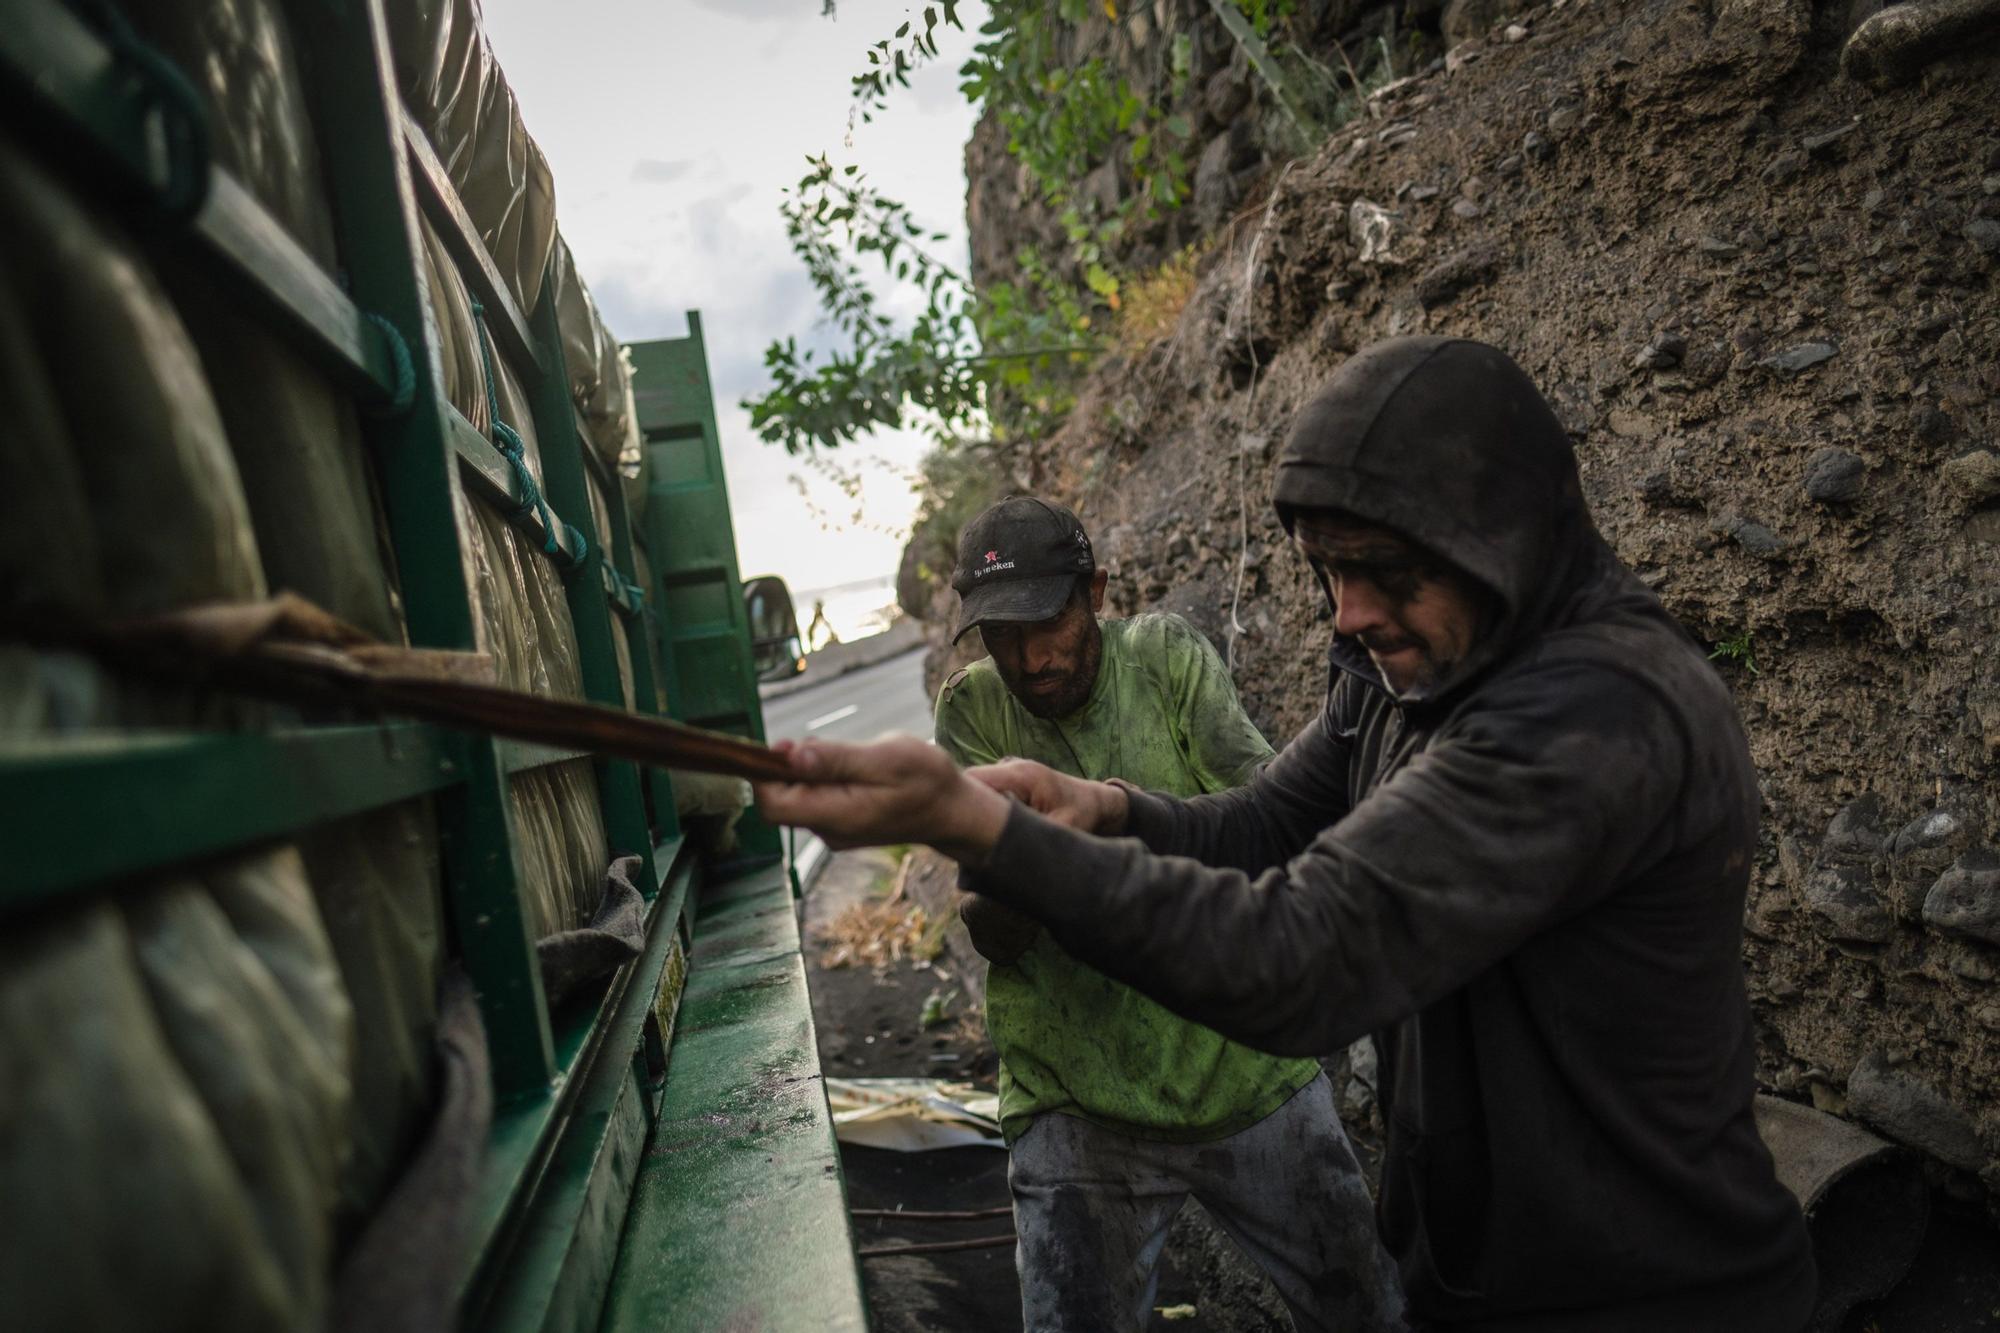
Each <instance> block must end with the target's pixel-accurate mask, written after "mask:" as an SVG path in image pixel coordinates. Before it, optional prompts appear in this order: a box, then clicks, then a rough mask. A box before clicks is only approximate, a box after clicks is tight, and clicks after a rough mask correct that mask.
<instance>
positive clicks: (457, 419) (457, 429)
mask: <svg viewBox="0 0 2000 1333" xmlns="http://www.w3.org/2000/svg"><path fill="white" fill-rule="evenodd" d="M443 408H444V424H445V434H446V436H447V437H448V438H449V440H450V441H451V449H452V452H453V453H454V454H456V455H458V461H459V466H460V469H461V471H462V472H463V474H464V475H463V481H464V484H465V485H466V486H468V487H470V488H471V492H472V495H473V496H474V498H476V499H479V500H482V501H484V502H485V503H486V504H488V505H490V506H492V507H493V508H494V509H496V510H498V511H499V512H500V513H501V514H502V515H504V516H505V517H506V519H507V521H508V522H509V523H511V524H513V525H514V526H515V527H517V528H519V529H520V530H521V531H522V532H525V533H526V534H528V536H530V537H532V538H534V541H535V546H536V549H538V550H542V551H544V552H546V549H547V542H548V539H549V530H548V528H547V527H546V526H545V525H544V524H543V523H542V517H541V515H540V514H539V513H537V512H536V511H535V510H534V509H533V508H532V507H530V508H527V509H523V508H522V507H521V504H522V501H523V499H524V498H525V497H524V496H523V494H522V492H521V479H520V478H519V477H517V476H515V475H514V467H513V465H512V464H511V463H509V462H508V461H507V456H506V455H505V454H503V453H501V452H500V450H499V448H498V446H496V445H495V444H494V443H493V441H491V440H489V439H487V438H486V436H485V435H483V434H481V433H480V430H479V427H477V426H475V425H473V424H472V423H471V422H470V421H468V420H466V417H465V414H464V413H463V412H460V411H459V410H458V409H457V408H456V407H453V406H452V405H451V404H450V403H445V404H443ZM542 466H543V467H547V466H548V462H547V459H546V457H544V460H543V464H542ZM549 512H550V513H552V514H554V515H555V518H556V549H557V550H559V551H561V552H562V553H563V558H564V559H565V560H567V561H569V562H571V563H574V562H576V561H577V560H579V559H581V558H582V557H583V553H584V551H583V547H580V546H578V545H577V542H576V538H575V537H574V536H573V535H572V534H571V533H570V526H571V525H570V524H568V523H567V522H566V521H565V520H564V519H563V516H562V512H561V509H560V507H559V506H557V505H555V504H550V505H549ZM578 531H582V529H581V528H579V529H578ZM585 540H586V541H588V540H589V539H588V538H586V539H585Z"/></svg>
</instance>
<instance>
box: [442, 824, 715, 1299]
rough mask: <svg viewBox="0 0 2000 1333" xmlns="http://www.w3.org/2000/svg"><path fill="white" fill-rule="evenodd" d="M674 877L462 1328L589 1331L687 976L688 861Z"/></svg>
mask: <svg viewBox="0 0 2000 1333" xmlns="http://www.w3.org/2000/svg"><path fill="white" fill-rule="evenodd" d="M675 873H676V876H677V879H678V882H677V883H675V884H673V885H670V887H669V891H668V893H666V894H665V895H663V896H662V897H661V898H657V899H655V900H654V903H653V910H652V912H651V913H650V915H649V917H648V920H647V943H646V948H645V951H644V952H643V953H642V954H641V955H640V957H639V958H638V959H637V960H635V961H634V963H633V964H632V965H631V966H629V967H628V968H627V969H625V971H624V973H622V974H621V975H620V976H618V977H616V978H614V980H613V983H612V986H611V988H610V991H609V993H608V994H607V995H606V997H605V1000H604V1002H603V1004H602V1006H601V1008H600V1010H599V1017H598V1020H597V1023H596V1025H595V1031H596V1033H597V1034H598V1042H597V1044H596V1047H595V1049H594V1050H593V1051H591V1052H590V1054H589V1056H588V1057H587V1058H584V1057H579V1059H578V1061H577V1063H576V1065H575V1066H574V1067H573V1068H572V1072H571V1075H570V1080H569V1090H570V1095H569V1097H568V1099H567V1101H568V1105H567V1106H566V1107H565V1108H564V1111H563V1113H562V1122H563V1132H562V1133H561V1135H560V1137H559V1138H558V1139H557V1141H556V1142H555V1143H554V1144H553V1146H552V1149H551V1151H550V1154H549V1157H548V1161H547V1163H546V1166H545V1167H544V1169H543V1170H542V1172H541V1173H540V1175H539V1177H538V1179H537V1181H536V1184H535V1187H534V1188H533V1189H532V1190H531V1191H528V1192H526V1193H525V1194H524V1195H523V1196H522V1197H521V1199H520V1201H519V1202H518V1203H517V1205H516V1207H515V1210H514V1225H513V1227H512V1228H511V1231H510V1238H511V1240H512V1244H511V1245H496V1246H494V1247H492V1248H491V1249H490V1250H489V1251H488V1254H487V1258H486V1263H485V1265H484V1266H483V1268H482V1271H481V1273H480V1275H479V1279H478V1282H477V1284H476V1288H475V1295H474V1298H473V1299H474V1305H473V1307H472V1308H471V1309H470V1310H469V1311H468V1313H469V1314H470V1315H471V1317H470V1318H469V1319H468V1320H467V1322H468V1324H477V1325H478V1326H479V1327H481V1328H483V1329H495V1330H520V1333H529V1331H530V1330H550V1333H557V1331H559V1330H560V1331H563V1333H568V1331H571V1330H574V1331H576V1333H582V1331H583V1330H595V1329H596V1328H597V1327H598V1316H599V1313H600V1310H601V1307H602V1304H603V1297H604V1289H605V1287H606V1285H607V1284H608V1282H609V1279H610V1276H611V1269H612V1265H613V1264H614V1262H615V1261H616V1259H617V1256H618V1237H619V1235H620V1233H621V1231H622V1230H623V1225H624V1220H625V1211H626V1207H627V1205H628V1203H629V1201H630V1198H631V1192H632V1182H633V1180H634V1178H635V1177H636V1176H637V1174H638V1169H639V1159H640V1156H641V1152H642V1150H643V1147H644V1144H645V1141H646V1139H647V1137H648V1135H649V1134H650V1132H651V1130H652V1127H653V1118H654V1115H655V1113H656V1110H657V1101H656V1099H655V1096H654V1092H655V1090H656V1089H657V1088H658V1086H659V1085H660V1082H661V1081H662V1078H663V1076H664V1073H665V1060H664V1053H665V1049H666V1042H667V1040H669V1039H670V1038H671V1031H672V1023H673V1018H674V1015H675V1013H676V1012H677V1010H678V1007H679V1002H680V998H681V990H682V987H683V986H684V985H685V981H686V977H687V967H686V952H685V948H684V946H683V944H682V940H681V933H680V914H681V904H682V902H683V901H684V900H685V898H686V895H687V893H688V891H689V887H690V884H691V880H692V873H693V866H692V860H691V859H690V860H689V861H687V862H684V863H683V864H682V866H681V867H680V868H679V869H678V870H677V871H676V872H675Z"/></svg>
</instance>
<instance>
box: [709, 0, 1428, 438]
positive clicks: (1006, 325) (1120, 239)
mask: <svg viewBox="0 0 2000 1333" xmlns="http://www.w3.org/2000/svg"><path fill="white" fill-rule="evenodd" d="M1297 8H1298V6H1297V3H1296V0H1210V9H1211V12H1212V13H1213V15H1214V17H1215V19H1216V20H1217V21H1218V22H1220V23H1221V24H1222V26H1223V27H1224V28H1225V29H1226V30H1227V31H1228V33H1229V35H1230V36H1231V38H1232V39H1233V40H1234V41H1235V42H1236V44H1237V45H1238V46H1239V47H1241V48H1242V50H1243V53H1244V55H1245V57H1246V58H1247V59H1248V60H1249V62H1250V65H1251V67H1252V68H1253V69H1254V70H1255V71H1256V77H1257V78H1258V79H1259V80H1260V81H1261V82H1262V84H1263V85H1264V87H1265V88H1266V90H1267V92H1268V93H1269V94H1270V98H1271V101H1272V102H1273V104H1274V105H1275V106H1276V107H1278V108H1280V109H1281V111H1282V113H1283V115H1284V117H1285V118H1286V120H1288V121H1289V123H1290V125H1291V127H1292V129H1293V131H1295V133H1293V134H1292V136H1291V137H1292V139H1293V140H1294V142H1293V143H1292V144H1291V147H1292V148H1293V149H1295V150H1296V151H1299V152H1305V151H1309V150H1310V149H1311V148H1313V147H1315V146H1316V145H1317V143H1318V142H1319V139H1320V137H1321V136H1322V135H1323V134H1324V133H1325V131H1326V128H1327V127H1331V126H1334V125H1338V124H1341V123H1342V122H1344V121H1346V120H1348V119H1350V118H1352V117H1353V116H1354V115H1356V114H1358V113H1359V110H1360V108H1361V105H1362V103H1363V102H1364V101H1365V99H1366V97H1367V95H1368V94H1369V93H1370V92H1372V91H1373V90H1374V89H1375V88H1377V87H1380V86H1381V85H1383V84H1385V83H1387V82H1389V81H1391V80H1393V79H1394V78H1395V77H1397V73H1398V70H1397V60H1396V56H1395V53H1394V52H1392V50H1391V48H1390V45H1389V43H1388V42H1387V41H1386V40H1384V41H1381V42H1378V43H1377V44H1376V45H1377V48H1378V49H1376V50H1373V51H1369V52H1366V53H1365V58H1364V60H1363V64H1362V67H1361V68H1360V69H1357V68H1356V67H1355V65H1354V64H1353V63H1352V62H1351V61H1349V59H1348V57H1347V54H1346V53H1345V52H1341V53H1340V63H1341V65H1342V66H1343V70H1342V71H1341V72H1338V73H1336V72H1335V71H1333V70H1330V69H1328V68H1327V67H1326V66H1325V65H1323V64H1321V63H1320V62H1318V61H1315V60H1313V59H1312V58H1311V57H1310V56H1309V55H1308V54H1307V53H1306V52H1305V51H1304V50H1303V49H1301V48H1300V47H1299V46H1298V45H1297V44H1296V43H1294V42H1292V41H1290V40H1289V38H1288V32H1289V26H1290V24H1291V23H1292V22H1293V19H1294V14H1295V11H1296V10H1297ZM828 10H829V11H830V10H831V5H829V6H828ZM958 10H959V6H958V4H957V3H948V2H945V0H940V2H939V3H935V4H930V5H926V6H924V8H923V9H922V10H921V11H920V12H919V13H918V14H917V16H916V17H914V18H913V19H911V20H910V21H908V22H905V23H904V24H902V25H901V26H900V27H899V28H897V30H896V32H895V33H894V35H893V36H892V37H889V38H885V39H883V40H881V41H877V42H875V43H874V44H873V45H871V46H870V47H869V48H868V50H867V52H866V56H867V65H866V68H864V69H863V70H862V72H860V73H859V74H857V75H855V76H854V77H853V80H852V84H853V101H852V112H851V116H850V120H851V121H852V120H860V121H863V122H866V121H871V120H873V119H874V118H875V116H877V115H879V114H881V113H882V112H883V111H884V110H885V109H886V108H887V106H888V104H889V99H890V98H891V96H892V94H893V90H894V89H896V88H899V87H907V86H908V84H909V81H910V76H911V75H912V73H914V72H915V71H916V70H917V69H919V68H920V67H922V66H924V65H926V64H929V63H931V62H933V61H936V60H938V59H940V58H942V51H943V47H942V44H941V38H942V37H944V36H945V35H947V34H948V33H949V32H950V31H952V30H956V31H959V32H961V33H962V32H963V31H964V24H963V22H962V20H961V18H960V15H959V12H958ZM1119 22H1120V5H1119V0H990V4H989V6H988V18H987V21H986V23H985V24H984V25H983V26H981V28H980V29H979V31H978V33H977V35H976V38H975V40H974V42H973V46H972V51H971V55H970V56H969V58H968V59H967V60H966V61H965V63H964V64H963V65H962V66H961V67H960V69H959V87H960V90H961V91H962V92H963V93H964V94H965V96H966V97H967V99H968V100H970V101H971V102H972V103H973V104H974V105H976V106H977V107H979V108H980V109H981V110H982V112H985V113H987V114H990V115H991V116H992V117H993V118H994V120H995V121H996V122H997V124H998V125H999V127H1000V128H1001V130H1002V131H1004V133H1005V134H1006V145H1007V152H1008V153H1009V154H1010V155H1011V156H1012V157H1013V158H1014V159H1015V160H1016V161H1018V162H1019V163H1020V164H1021V165H1022V166H1023V167H1024V168H1025V169H1026V176H1027V178H1028V180H1029V182H1030V183H1031V185H1032V187H1033V189H1034V190H1035V191H1037V192H1038V193H1039V195H1040V197H1041V200H1042V202H1043V203H1044V204H1046V205H1047V207H1048V209H1049V211H1050V214H1051V216H1052V217H1053V218H1054V219H1055V220H1056V221H1057V222H1058V223H1059V224H1060V226H1061V231H1062V241H1061V244H1060V246H1058V247H1056V252H1055V253H1048V252H1043V251H1036V250H1027V251H1023V252H1021V253H1019V254H1017V255H1015V256H1014V264H1013V268H1014V274H1013V278H1012V280H1011V281H1006V282H987V283H985V284H983V285H982V286H981V288H980V289H978V290H976V291H975V290H974V288H973V286H972V283H971V282H970V280H969V275H967V274H965V273H962V272H960V271H959V270H958V269H957V268H956V267H954V266H953V265H952V264H950V263H947V262H945V261H944V260H943V259H941V258H940V257H939V256H938V255H936V254H935V253H933V252H932V251H930V250H929V249H927V248H926V247H927V246H932V245H935V244H936V243H938V242H939V241H941V240H942V239H943V236H942V234H941V233H935V232H928V231H927V230H926V229H925V228H924V227H923V226H922V224H921V223H919V222H918V221H917V219H916V218H914V217H913V216H912V215H911V213H910V211H909V209H908V208H907V207H906V206H905V205H903V204H902V203H901V202H899V201H897V200H895V199H891V198H889V197H887V196H885V195H883V194H882V193H881V192H880V191H878V190H876V189H875V188H873V187H872V186H871V185H870V184H869V182H868V179H867V177H866V176H865V175H863V174H862V172H861V171H860V169H859V168H858V167H857V166H855V165H851V164H850V165H843V166H835V165H834V163H833V161H832V160H831V158H830V157H828V156H826V155H825V154H822V155H820V156H818V157H814V158H810V159H808V166H809V170H808V171H807V172H806V174H805V175H804V176H803V177H801V178H800V180H799V181H798V183H797V184H796V185H795V186H794V187H793V188H792V189H791V190H789V191H787V194H786V198H785V201H784V203H783V205H782V209H783V214H784V219H785V227H786V233H787V236H788V237H789V239H790V241H791V244H792V248H793V250H794V251H795V252H796V253H797V254H798V256H799V257H800V259H801V261H802V262H803V263H804V264H805V265H806V269H807V272H808V273H809V274H810V275H811V277H812V281H813V284H814V286H815V288H816V289H817V291H818V293H819V297H820V303H821V308H822V311H823V313H824V315H825V318H826V321H827V323H828V324H829V325H830V326H831V329H832V333H833V335H834V337H833V347H832V349H831V350H821V349H815V348H811V347H807V348H801V347H800V346H799V343H798V340H797V339H796V338H793V337H786V338H782V339H779V340H777V341H775V342H773V343H772V344H771V345H770V346H769V347H768V348H767V349H766V351H765V357H764V360H765V366H766V368H767V369H768V370H769V372H770V376H771V387H770V388H769V389H768V390H767V391H766V392H765V393H764V394H762V395H760V396H757V397H753V398H750V399H747V400H746V401H745V404H744V405H745V407H747V408H748V409H749V411H750V414H751V420H752V423H753V425H754V426H755V428H756V430H757V432H758V434H759V436H760V437H762V438H763V439H764V440H766V441H768V442H770V443H773V444H779V445H782V446H783V447H784V448H785V449H786V451H787V452H790V453H794V454H798V453H807V452H811V451H813V450H816V449H833V448H837V447H839V446H840V445H843V444H846V443H849V442H851V441H853V440H855V439H857V438H859V437H860V436H862V435H865V434H867V433H868V432H870V431H872V430H874V429H875V428H877V427H889V428H895V427H901V426H907V425H916V426H919V427H920V428H922V429H925V430H927V431H928V432H929V433H930V434H931V435H932V436H933V437H935V438H936V440H937V441H938V442H939V447H940V450H941V451H942V452H944V453H950V452H952V451H955V450H957V449H959V448H960V447H961V442H962V441H964V440H967V439H970V438H982V439H987V440H991V441H994V442H998V443H1004V442H1006V441H1008V440H1018V439H1022V438H1031V437H1034V436H1037V435H1040V434H1044V433H1046V432H1047V431H1048V430H1049V429H1051V428H1052V427H1053V426H1054V425H1055V424H1057V423H1058V422H1059V421H1060V420H1061V418H1062V417H1063V416H1064V415H1065V414H1066V413H1067V412H1068V410H1069V409H1070V407H1071V406H1072V405H1073V403H1074V401H1075V392H1076V388H1077V386H1078V385H1079V383H1080V382H1081V380H1082V378H1083V376H1084V374H1085V373H1086V372H1087V371H1088V369H1089V366H1090V365H1091V363H1092V362H1093V361H1094V360H1095V359H1096V358H1097V356H1099V355H1100V354H1101V353H1102V352H1103V351H1105V350H1106V349H1107V348H1109V347H1122V348H1124V349H1125V350H1128V351H1129V350H1131V348H1132V347H1133V345H1134V343H1133V337H1134V334H1135V332H1136V331H1138V330H1140V329H1147V330H1154V329H1157V328H1159V327H1160V325H1159V321H1158V318H1157V316H1158V314H1159V313H1160V311H1161V309H1162V308H1163V307H1162V306H1161V304H1160V303H1159V301H1158V300H1157V299H1155V298H1157V297H1158V296H1159V295H1160V294H1161V293H1162V292H1164V293H1167V294H1169V295H1178V296H1179V297H1180V299H1181V300H1182V301H1183V302H1184V300H1185V295H1184V293H1185V291H1186V290H1191V287H1192V265H1191V261H1189V260H1188V259H1187V258H1186V257H1183V258H1182V259H1181V260H1179V261H1176V262H1180V263H1182V264H1183V265H1184V267H1183V269H1182V270H1180V271H1174V272H1171V273H1168V274H1166V281H1165V282H1164V284H1162V283H1161V282H1159V281H1158V280H1157V279H1159V277H1160V275H1153V278H1152V279H1148V280H1147V281H1150V282H1152V285H1153V288H1154V290H1151V291H1149V292H1148V293H1147V295H1146V299H1145V303H1146V304H1147V306H1148V312H1149V316H1151V317H1149V318H1145V319H1139V320H1125V319H1121V317H1120V316H1121V312H1122V310H1123V308H1124V307H1125V305H1126V304H1127V302H1128V300H1129V299H1130V297H1131V295H1132V288H1133V284H1134V282H1135V281H1139V280H1140V279H1139V276H1138V275H1134V274H1131V273H1128V272H1122V271H1121V269H1120V266H1119V264H1118V262H1117V260H1116V258H1115V256H1116V255H1117V254H1119V253H1121V252H1122V251H1123V249H1124V246H1125V243H1126V242H1127V241H1129V240H1130V239H1131V238H1132V237H1133V236H1134V235H1135V234H1136V230H1137V229H1143V228H1148V227H1152V226H1154V225H1155V224H1157V223H1158V222H1159V221H1160V220H1161V219H1162V218H1163V217H1165V216H1166V215H1167V214H1170V213H1172V212H1174V211H1175V210H1177V209H1179V208H1180V207H1181V206H1182V205H1183V204H1185V203H1186V202H1187V200H1188V198H1189V195H1190V192H1191V170H1190V166H1189V159H1190V157H1191V156H1192V151H1191V150H1192V149H1193V147H1194V144H1193V138H1194V133H1195V127H1194V126H1193V125H1192V124H1191V123H1190V119H1189V115H1188V113H1187V112H1186V111H1185V110H1182V109H1181V108H1183V107H1186V106H1187V105H1189V104H1190V103H1191V102H1192V101H1194V100H1196V99H1195V98H1194V97H1193V96H1192V92H1193V90H1192V89H1191V87H1190V83H1191V80H1192V77H1193V64H1194V62H1193V51H1192V43H1191V40H1190V36H1189V34H1187V33H1179V34H1173V35H1171V36H1167V37H1165V38H1164V39H1155V41H1154V43H1153V45H1152V46H1151V47H1150V48H1149V49H1150V50H1152V51H1154V52H1155V53H1156V56H1155V59H1154V68H1153V69H1151V70H1150V71H1149V72H1148V73H1147V74H1146V75H1145V76H1144V77H1142V78H1134V77H1131V76H1128V74H1126V73H1122V72H1121V67H1120V65H1119V64H1118V63H1117V62H1116V61H1114V59H1113V58H1112V57H1113V52H1112V49H1111V48H1112V37H1113V35H1114V34H1115V33H1116V32H1117V31H1118V30H1119V28H1118V25H1119ZM1427 54H1428V53H1427V52H1425V51H1423V50H1421V49H1418V48H1417V47H1415V46H1413V47H1412V48H1411V49H1410V50H1409V51H1408V52H1407V53H1406V57H1405V60H1404V64H1405V67H1406V68H1409V67H1414V65H1415V63H1416V62H1418V61H1420V60H1421V59H1423V58H1426V56H1427ZM1128 64H1129V62H1128ZM1106 170H1111V171H1115V172H1116V173H1117V176H1118V178H1119V179H1118V188H1116V189H1114V190H1109V191H1107V190H1103V189H1090V188H1087V183H1088V182H1090V181H1091V180H1092V179H1093V178H1097V179H1099V180H1100V181H1101V177H1102V174H1103V173H1104V172H1105V171H1106ZM1111 199H1115V200H1116V202H1115V203H1113V202H1107V200H1111ZM871 257H872V258H871ZM878 264H879V267H877V265H878ZM878 284H879V285H880V286H879V287H878ZM882 290H897V291H900V292H902V293H904V294H914V295H916V296H917V297H918V309H917V313H916V314H915V315H914V316H912V317H907V318H901V319H899V318H897V317H895V316H893V315H891V314H890V313H888V311H889V308H890V307H891V306H892V305H895V306H899V307H902V308H908V306H909V305H910V303H909V302H908V301H897V302H889V301H885V300H884V299H883V298H882V295H881V291H882ZM1176 313H1177V307H1176Z"/></svg>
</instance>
